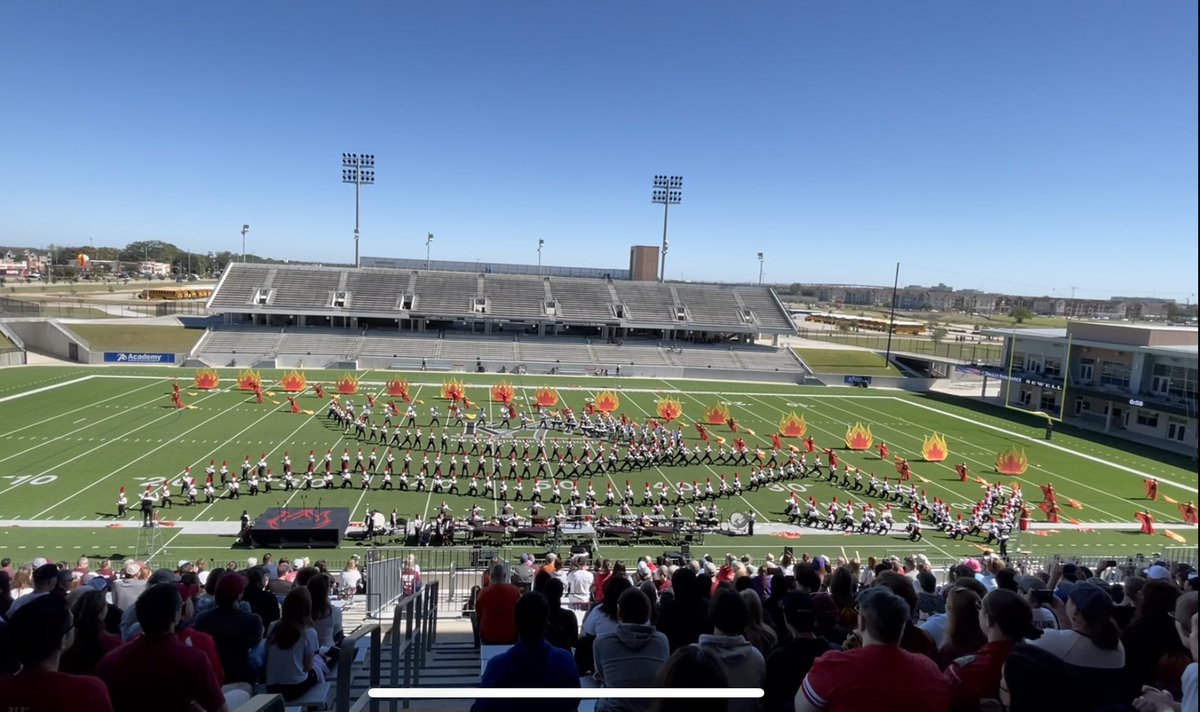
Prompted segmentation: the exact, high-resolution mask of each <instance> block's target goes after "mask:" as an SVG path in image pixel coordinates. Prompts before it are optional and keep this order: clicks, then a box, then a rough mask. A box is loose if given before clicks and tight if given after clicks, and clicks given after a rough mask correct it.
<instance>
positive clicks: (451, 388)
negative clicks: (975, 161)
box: [442, 378, 467, 402]
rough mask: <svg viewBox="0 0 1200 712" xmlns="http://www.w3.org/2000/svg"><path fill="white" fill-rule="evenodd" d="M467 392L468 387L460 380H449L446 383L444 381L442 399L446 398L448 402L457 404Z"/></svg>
mask: <svg viewBox="0 0 1200 712" xmlns="http://www.w3.org/2000/svg"><path fill="white" fill-rule="evenodd" d="M466 391H467V387H466V386H464V385H463V382H462V381H460V380H458V379H455V378H448V379H446V380H445V381H442V398H445V399H446V400H448V401H455V402H457V401H459V400H461V399H462V397H463V394H464V393H466Z"/></svg>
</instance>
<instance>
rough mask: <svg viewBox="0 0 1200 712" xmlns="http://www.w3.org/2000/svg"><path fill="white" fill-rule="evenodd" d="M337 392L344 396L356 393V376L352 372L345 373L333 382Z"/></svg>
mask: <svg viewBox="0 0 1200 712" xmlns="http://www.w3.org/2000/svg"><path fill="white" fill-rule="evenodd" d="M334 386H335V387H336V388H337V392H338V393H341V394H342V395H344V396H349V395H353V394H355V393H358V377H357V376H355V375H354V374H352V373H347V374H346V375H344V376H342V377H341V378H339V379H337V381H336V382H335V383H334Z"/></svg>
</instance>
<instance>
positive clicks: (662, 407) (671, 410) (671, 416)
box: [657, 397, 683, 423]
mask: <svg viewBox="0 0 1200 712" xmlns="http://www.w3.org/2000/svg"><path fill="white" fill-rule="evenodd" d="M657 411H658V417H660V418H662V419H663V420H665V421H667V422H668V423H670V422H672V421H674V420H675V419H677V418H679V417H680V416H682V415H683V404H682V403H680V402H679V401H678V400H677V399H675V398H669V397H668V398H663V399H662V400H660V401H659V402H658V408H657Z"/></svg>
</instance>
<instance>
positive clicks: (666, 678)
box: [653, 645, 730, 712]
mask: <svg viewBox="0 0 1200 712" xmlns="http://www.w3.org/2000/svg"><path fill="white" fill-rule="evenodd" d="M729 686H730V684H729V676H728V675H727V674H726V668H725V666H724V665H723V664H722V663H721V661H720V659H718V658H717V656H716V654H714V653H713V652H712V651H711V650H709V649H708V648H703V647H701V646H699V645H685V646H683V647H682V648H680V649H679V650H676V651H675V652H674V653H673V654H672V655H671V657H670V658H668V659H667V663H666V664H665V665H663V667H662V670H661V671H660V672H659V674H658V685H657V687H663V688H673V689H678V688H695V687H729ZM653 709H654V711H655V712H726V710H728V709H729V700H728V699H726V698H701V699H678V698H668V699H661V700H659V701H658V704H657V705H655V706H654V707H653Z"/></svg>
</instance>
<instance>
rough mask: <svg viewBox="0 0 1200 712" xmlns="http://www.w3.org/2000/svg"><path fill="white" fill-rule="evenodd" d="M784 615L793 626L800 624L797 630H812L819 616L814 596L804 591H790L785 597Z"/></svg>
mask: <svg viewBox="0 0 1200 712" xmlns="http://www.w3.org/2000/svg"><path fill="white" fill-rule="evenodd" d="M783 615H784V617H785V618H787V619H788V620H790V621H792V623H793V625H794V624H796V623H799V624H800V625H798V626H797V628H799V629H800V630H802V631H803V630H811V629H812V627H813V625H814V623H815V622H816V615H817V610H816V607H815V606H814V605H813V599H812V596H810V595H808V594H807V593H804V592H803V591H789V592H788V593H787V594H785V595H784V597H783ZM806 623H807V626H806V625H805V624H806Z"/></svg>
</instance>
